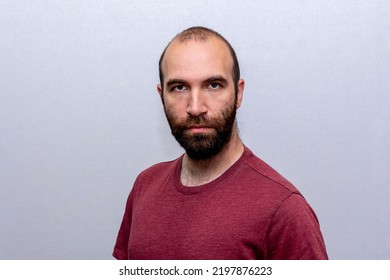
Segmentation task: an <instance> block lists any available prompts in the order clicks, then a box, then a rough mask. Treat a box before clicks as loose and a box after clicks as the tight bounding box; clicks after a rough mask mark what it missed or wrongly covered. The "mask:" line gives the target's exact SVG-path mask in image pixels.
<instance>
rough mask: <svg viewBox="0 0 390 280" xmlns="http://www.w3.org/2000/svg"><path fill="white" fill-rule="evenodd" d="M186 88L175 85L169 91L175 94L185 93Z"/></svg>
mask: <svg viewBox="0 0 390 280" xmlns="http://www.w3.org/2000/svg"><path fill="white" fill-rule="evenodd" d="M186 89H187V87H186V86H185V85H176V86H174V87H172V89H171V91H177V92H182V91H185V90H186Z"/></svg>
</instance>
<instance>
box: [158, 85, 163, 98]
mask: <svg viewBox="0 0 390 280" xmlns="http://www.w3.org/2000/svg"><path fill="white" fill-rule="evenodd" d="M157 92H158V94H160V96H161V97H162V92H163V90H162V86H161V84H158V85H157Z"/></svg>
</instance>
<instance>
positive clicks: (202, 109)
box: [158, 37, 243, 160]
mask: <svg viewBox="0 0 390 280" xmlns="http://www.w3.org/2000/svg"><path fill="white" fill-rule="evenodd" d="M232 68H233V60H232V58H231V55H230V52H229V49H228V47H227V46H226V45H225V44H224V43H223V42H222V41H221V40H219V39H217V38H215V37H210V38H208V40H207V41H201V42H198V41H194V40H191V41H187V42H183V43H180V42H177V41H174V42H173V43H172V44H171V45H170V46H169V47H168V49H167V51H166V53H165V57H164V60H163V63H162V70H163V72H164V85H163V86H161V85H159V86H158V91H159V93H160V94H161V97H162V100H163V104H164V110H165V114H166V116H167V119H168V123H169V125H170V127H171V131H172V134H173V136H174V137H175V138H176V140H177V141H178V142H179V144H180V145H181V146H182V147H183V148H184V149H185V151H186V152H187V155H188V156H189V157H191V158H193V159H199V160H205V159H209V158H211V157H213V156H214V155H216V154H218V153H219V152H220V151H221V150H222V149H223V148H224V147H225V146H226V144H227V143H228V142H229V140H230V138H231V135H232V131H233V128H234V125H235V117H236V110H237V108H238V107H239V105H240V104H241V98H242V91H243V81H241V80H240V82H239V85H240V84H242V85H241V86H239V87H238V92H237V93H236V92H235V87H234V82H233V77H232Z"/></svg>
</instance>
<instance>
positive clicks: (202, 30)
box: [159, 26, 240, 86]
mask: <svg viewBox="0 0 390 280" xmlns="http://www.w3.org/2000/svg"><path fill="white" fill-rule="evenodd" d="M210 38H215V39H217V40H220V41H221V42H222V43H224V44H225V45H226V47H227V48H228V50H229V52H230V54H231V56H232V59H233V80H235V83H237V81H238V79H239V78H240V67H239V63H238V59H237V56H236V53H235V51H234V49H233V47H232V46H231V44H230V43H229V41H228V40H226V39H225V37H223V36H222V35H221V34H219V33H218V32H216V31H214V30H212V29H209V28H207V27H203V26H193V27H190V28H187V29H185V30H183V31H182V32H180V33H178V34H177V35H176V36H175V37H173V39H172V40H171V41H170V42H169V43H168V45H167V46H166V47H165V49H164V51H163V53H162V54H161V56H160V60H159V76H160V83H161V86H163V77H164V73H163V71H162V63H163V61H164V58H165V54H166V52H167V49H168V48H169V47H170V46H171V45H172V44H173V43H175V42H178V43H185V42H189V41H196V42H206V41H208V40H209V39H210Z"/></svg>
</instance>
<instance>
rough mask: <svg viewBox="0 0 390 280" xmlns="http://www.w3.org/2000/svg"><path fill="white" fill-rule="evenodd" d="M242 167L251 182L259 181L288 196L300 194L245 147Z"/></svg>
mask: <svg viewBox="0 0 390 280" xmlns="http://www.w3.org/2000/svg"><path fill="white" fill-rule="evenodd" d="M242 166H243V167H245V172H246V174H247V176H250V177H251V179H252V180H256V179H257V180H261V181H262V182H263V183H264V182H267V185H272V186H273V187H275V188H278V189H280V190H281V191H285V192H286V193H288V194H291V193H297V194H300V192H299V191H298V189H297V188H296V187H295V186H294V185H293V184H292V183H291V182H290V181H288V180H287V179H286V178H284V177H283V176H282V175H281V174H280V173H279V172H277V171H276V170H275V169H274V168H272V167H271V166H270V165H268V164H267V163H266V162H265V161H263V160H262V159H260V158H259V157H257V156H256V155H255V154H254V153H253V152H252V151H251V150H250V149H249V148H247V147H245V151H244V154H243V158H242Z"/></svg>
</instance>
